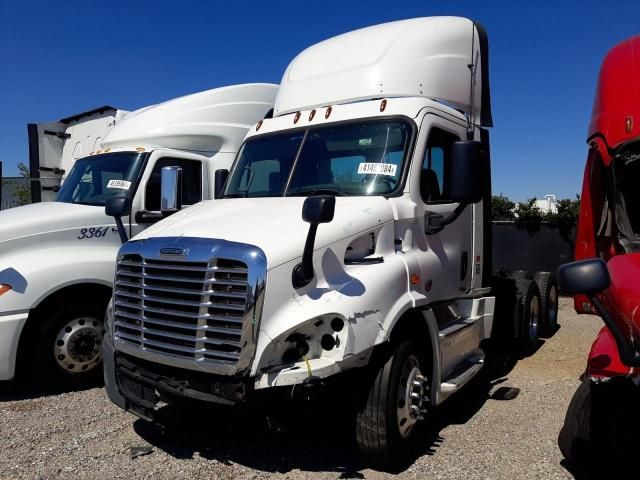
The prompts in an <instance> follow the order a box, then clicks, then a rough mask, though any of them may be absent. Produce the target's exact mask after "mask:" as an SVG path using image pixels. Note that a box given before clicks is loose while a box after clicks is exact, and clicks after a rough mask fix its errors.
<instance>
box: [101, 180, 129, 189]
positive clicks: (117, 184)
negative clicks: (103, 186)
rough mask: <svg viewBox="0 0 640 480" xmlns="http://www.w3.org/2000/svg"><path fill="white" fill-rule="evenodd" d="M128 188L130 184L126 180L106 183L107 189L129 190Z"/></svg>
mask: <svg viewBox="0 0 640 480" xmlns="http://www.w3.org/2000/svg"><path fill="white" fill-rule="evenodd" d="M129 187H131V182H127V181H126V180H109V183H107V188H118V189H120V190H129Z"/></svg>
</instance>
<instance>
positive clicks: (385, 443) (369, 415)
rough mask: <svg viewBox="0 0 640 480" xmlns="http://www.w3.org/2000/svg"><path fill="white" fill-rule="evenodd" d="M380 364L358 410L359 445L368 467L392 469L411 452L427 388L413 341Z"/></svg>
mask: <svg viewBox="0 0 640 480" xmlns="http://www.w3.org/2000/svg"><path fill="white" fill-rule="evenodd" d="M380 363H381V365H380V366H379V367H378V368H377V370H376V371H375V372H374V373H375V377H374V378H373V381H371V382H369V385H367V389H368V392H367V398H366V401H365V402H364V404H363V405H362V406H360V407H359V408H358V412H357V418H356V441H357V443H358V447H359V449H360V452H361V453H362V456H363V457H364V458H365V460H366V461H367V463H369V464H372V465H375V466H379V467H382V468H392V467H394V466H397V465H398V464H401V463H402V462H404V461H405V459H406V458H407V454H408V453H410V452H411V445H412V441H413V439H414V437H415V429H416V428H415V427H416V424H417V423H418V421H419V420H421V419H422V410H423V401H426V398H425V397H426V395H427V388H428V387H427V380H426V378H425V376H424V374H423V372H424V366H423V362H422V361H421V359H420V356H419V355H418V353H417V349H416V348H415V346H414V345H413V343H412V342H411V341H409V340H405V341H403V342H401V343H400V344H398V345H397V346H396V347H395V348H394V351H393V352H392V353H391V355H388V356H387V357H386V359H385V361H384V362H380Z"/></svg>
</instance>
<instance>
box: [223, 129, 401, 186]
mask: <svg viewBox="0 0 640 480" xmlns="http://www.w3.org/2000/svg"><path fill="white" fill-rule="evenodd" d="M411 135H412V128H411V126H410V124H409V123H407V122H405V121H403V120H385V121H374V120H368V121H361V122H357V123H356V122H351V123H348V124H344V123H343V124H340V125H328V126H322V127H315V128H309V129H306V130H295V131H290V132H285V133H279V134H276V135H267V136H264V137H254V138H251V139H249V140H247V142H246V143H245V144H244V145H243V147H242V150H241V151H240V153H239V155H238V159H237V161H236V162H235V164H234V167H233V171H232V172H231V175H230V177H229V181H228V182H227V188H226V190H225V194H224V197H227V198H229V197H273V196H283V195H313V194H316V193H328V194H334V195H382V194H387V193H391V192H393V191H394V190H396V189H397V188H398V187H399V185H400V179H401V175H402V169H403V164H404V159H405V157H406V154H407V151H408V148H409V144H410V140H411Z"/></svg>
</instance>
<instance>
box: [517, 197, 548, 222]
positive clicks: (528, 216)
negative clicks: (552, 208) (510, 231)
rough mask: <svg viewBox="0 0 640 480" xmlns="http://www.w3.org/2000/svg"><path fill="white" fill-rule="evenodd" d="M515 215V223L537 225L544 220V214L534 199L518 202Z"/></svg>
mask: <svg viewBox="0 0 640 480" xmlns="http://www.w3.org/2000/svg"><path fill="white" fill-rule="evenodd" d="M516 213H517V217H516V223H528V224H539V223H542V220H543V219H544V213H542V211H541V210H540V209H539V208H538V206H537V205H536V198H535V197H533V198H530V199H529V200H526V201H524V202H518V205H517V209H516Z"/></svg>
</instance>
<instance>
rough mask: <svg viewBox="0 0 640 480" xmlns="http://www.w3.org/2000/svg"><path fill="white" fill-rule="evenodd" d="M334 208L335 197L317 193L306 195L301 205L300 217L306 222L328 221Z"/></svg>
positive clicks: (331, 218) (331, 217)
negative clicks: (312, 195) (310, 195)
mask: <svg viewBox="0 0 640 480" xmlns="http://www.w3.org/2000/svg"><path fill="white" fill-rule="evenodd" d="M335 209H336V197H332V196H329V195H317V196H314V197H307V199H306V200H305V201H304V205H303V206H302V219H303V220H304V221H305V222H308V223H311V224H313V223H329V222H330V221H331V220H333V214H334V212H335Z"/></svg>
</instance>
